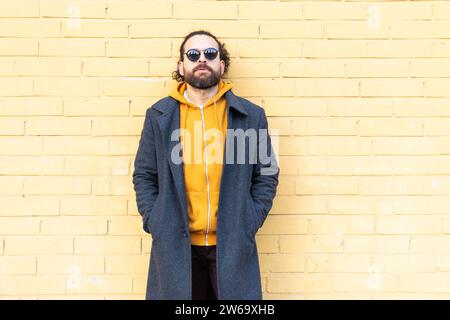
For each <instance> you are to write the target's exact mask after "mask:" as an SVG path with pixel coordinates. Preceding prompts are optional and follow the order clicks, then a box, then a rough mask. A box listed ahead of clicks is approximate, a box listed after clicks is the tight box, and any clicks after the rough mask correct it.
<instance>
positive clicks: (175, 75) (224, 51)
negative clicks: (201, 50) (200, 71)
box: [172, 30, 230, 82]
mask: <svg viewBox="0 0 450 320" xmlns="http://www.w3.org/2000/svg"><path fill="white" fill-rule="evenodd" d="M199 34H203V35H207V36H209V37H211V38H213V39H214V40H215V41H216V42H217V45H218V47H219V57H220V59H221V60H223V62H225V70H224V74H225V73H227V71H228V67H229V66H230V55H229V53H228V51H227V49H225V43H221V42H220V41H219V40H217V38H216V37H215V36H214V35H213V34H211V33H210V32H208V31H205V30H197V31H193V32H191V33H189V34H188V35H187V36H186V37H185V38H184V40H183V42H182V43H181V46H180V59H179V60H178V62H177V69H176V70H175V71H173V72H172V79H174V80H177V81H178V82H181V81H184V77H183V76H182V75H181V74H180V73H179V72H178V63H179V62H180V61H183V60H184V44H185V43H186V41H188V40H189V38H191V37H193V36H196V35H199Z"/></svg>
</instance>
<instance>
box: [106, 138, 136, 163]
mask: <svg viewBox="0 0 450 320" xmlns="http://www.w3.org/2000/svg"><path fill="white" fill-rule="evenodd" d="M138 144H139V138H136V137H118V136H117V137H111V138H109V151H110V154H111V155H136V151H137V148H138ZM130 171H131V169H130Z"/></svg>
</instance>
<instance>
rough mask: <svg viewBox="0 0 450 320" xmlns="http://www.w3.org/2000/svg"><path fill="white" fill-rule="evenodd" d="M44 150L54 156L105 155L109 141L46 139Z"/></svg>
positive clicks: (100, 138)
mask: <svg viewBox="0 0 450 320" xmlns="http://www.w3.org/2000/svg"><path fill="white" fill-rule="evenodd" d="M0 141H1V140H0ZM42 149H43V153H44V154H52V155H102V154H103V155H104V154H107V153H108V139H107V138H104V137H81V136H79V137H64V136H61V137H45V138H44V139H43V147H42Z"/></svg>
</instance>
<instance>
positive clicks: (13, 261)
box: [0, 256, 36, 276]
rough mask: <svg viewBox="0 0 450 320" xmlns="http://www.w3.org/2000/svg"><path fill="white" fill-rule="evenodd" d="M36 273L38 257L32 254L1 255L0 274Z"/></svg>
mask: <svg viewBox="0 0 450 320" xmlns="http://www.w3.org/2000/svg"><path fill="white" fill-rule="evenodd" d="M26 274H36V258H35V257H31V256H2V257H0V275H11V276H12V275H26Z"/></svg>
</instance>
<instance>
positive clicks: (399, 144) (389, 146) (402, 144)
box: [372, 137, 448, 155]
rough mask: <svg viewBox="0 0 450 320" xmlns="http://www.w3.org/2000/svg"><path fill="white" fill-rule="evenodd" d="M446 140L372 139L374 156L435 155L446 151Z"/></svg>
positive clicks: (425, 138) (431, 138) (413, 138)
mask: <svg viewBox="0 0 450 320" xmlns="http://www.w3.org/2000/svg"><path fill="white" fill-rule="evenodd" d="M447 143H448V142H447V141H446V138H433V137H376V138H373V139H372V150H373V153H374V154H380V155H381V154H384V155H389V154H390V155H433V154H440V153H443V152H446V151H445V148H446V146H447Z"/></svg>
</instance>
